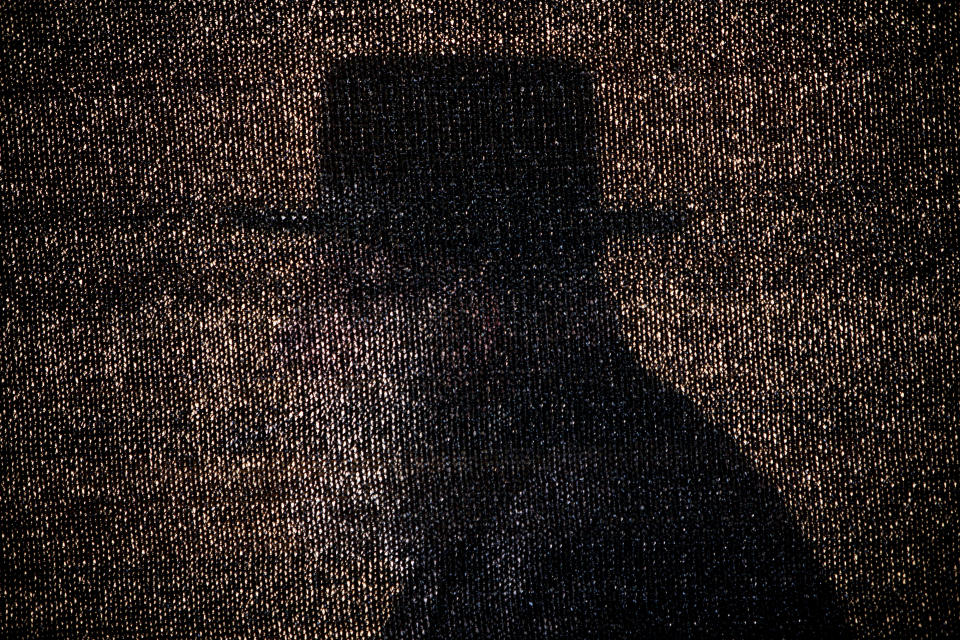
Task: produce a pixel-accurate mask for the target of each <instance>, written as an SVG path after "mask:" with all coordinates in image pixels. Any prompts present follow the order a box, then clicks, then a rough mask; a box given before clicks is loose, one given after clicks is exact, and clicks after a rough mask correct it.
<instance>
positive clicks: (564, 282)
mask: <svg viewBox="0 0 960 640" xmlns="http://www.w3.org/2000/svg"><path fill="white" fill-rule="evenodd" d="M593 100H594V98H593V91H592V86H591V83H590V79H589V76H588V75H587V74H586V73H584V72H583V71H582V70H581V69H578V68H577V67H576V66H575V65H570V64H566V63H562V62H557V61H551V60H510V59H480V58H443V57H440V58H405V59H397V60H383V59H354V60H348V61H345V62H344V63H342V64H340V65H339V66H338V67H336V68H335V69H333V70H332V71H331V72H330V73H329V74H328V76H327V78H326V91H325V92H324V93H323V104H322V114H323V116H322V126H321V133H320V139H319V153H320V158H321V166H322V172H321V184H322V186H323V188H324V190H325V191H324V206H323V207H322V209H321V211H322V214H321V215H320V217H319V218H316V219H312V220H311V222H312V223H315V224H318V225H320V226H322V227H324V228H325V229H326V230H327V231H331V232H333V233H334V234H337V235H338V236H340V237H350V238H353V239H355V240H358V241H359V244H360V245H362V246H364V247H367V248H368V249H369V251H370V255H374V256H377V258H376V260H374V262H376V261H377V260H379V261H381V262H382V263H383V264H384V265H386V267H384V268H383V269H379V270H378V269H375V268H370V267H369V265H370V264H372V263H371V262H370V260H368V259H366V258H364V259H363V260H360V262H363V263H364V264H366V265H367V267H364V268H347V269H345V273H344V274H342V282H344V283H345V284H344V285H343V288H342V290H341V293H340V294H338V295H340V296H342V299H343V300H348V299H349V300H351V301H352V302H351V303H350V304H352V305H354V306H352V307H351V306H349V305H347V306H344V305H342V304H341V305H340V306H337V307H336V308H338V309H348V308H349V309H359V308H361V307H362V306H363V305H364V304H367V305H368V306H367V307H365V308H367V309H371V308H376V309H378V311H376V312H373V315H374V316H376V317H378V318H380V322H381V324H379V325H377V326H376V327H373V328H372V329H371V328H370V326H371V325H369V323H368V324H366V325H364V324H363V322H359V324H357V322H358V321H355V322H354V325H356V326H366V327H368V329H365V330H361V329H357V330H356V331H354V333H352V334H349V335H347V334H343V335H344V336H346V341H347V342H346V343H345V344H346V346H348V347H349V346H356V345H358V344H360V345H363V344H368V345H369V344H370V343H371V341H370V336H373V335H376V336H380V337H381V338H383V336H384V335H386V334H390V333H391V332H394V333H395V334H396V335H397V336H399V337H398V338H397V339H396V340H394V341H393V342H391V341H390V340H380V341H379V342H378V343H377V344H378V346H377V347H376V349H381V350H389V349H391V347H390V345H391V344H407V343H409V344H413V345H419V346H415V347H411V348H413V349H414V350H417V349H419V350H420V351H421V352H422V353H421V355H422V356H423V357H417V358H408V359H407V360H405V361H404V362H403V364H400V365H397V367H396V368H395V369H390V371H392V373H391V374H390V375H393V376H395V377H396V378H397V379H400V378H403V379H404V380H406V383H405V387H404V388H405V390H404V392H403V394H402V396H403V402H402V403H398V404H397V405H395V406H391V407H385V406H382V404H381V405H377V407H376V409H377V411H373V412H372V413H371V412H367V413H364V414H363V415H361V413H360V412H358V413H356V414H355V415H354V418H353V421H352V423H351V421H349V420H348V421H344V422H341V423H340V424H341V425H347V426H345V427H344V428H348V429H354V431H355V432H356V433H360V435H359V436H358V435H356V433H354V435H351V436H350V437H347V435H345V434H341V435H338V434H337V433H336V432H334V433H332V434H330V433H328V434H326V435H325V436H324V437H327V438H328V439H332V440H333V441H336V440H337V439H338V438H341V439H343V440H344V442H350V443H356V442H359V443H360V444H359V445H356V446H355V447H354V449H356V448H357V447H359V448H360V449H361V450H362V448H363V447H364V446H372V445H369V443H371V442H378V443H381V445H382V443H388V444H386V445H382V446H381V445H377V447H375V448H377V450H378V451H381V453H383V452H387V453H384V454H383V455H385V456H386V457H390V455H391V454H390V453H389V452H390V451H392V452H393V458H392V459H393V460H394V463H391V464H396V465H397V468H398V469H403V470H405V471H404V473H403V474H401V475H403V476H404V479H403V480H397V481H396V482H395V484H394V485H393V487H392V489H391V491H392V493H391V495H392V496H393V498H392V500H393V502H392V503H391V504H393V505H394V507H395V508H394V510H393V511H391V512H390V516H389V518H386V520H384V522H386V521H387V520H389V524H384V525H383V531H384V532H385V533H384V534H383V535H384V536H385V538H386V537H389V538H390V539H391V540H392V541H393V542H392V543H391V544H392V545H393V546H391V553H393V554H394V555H395V556H396V557H397V558H398V562H397V565H396V566H397V567H400V568H398V569H396V572H397V575H400V576H402V579H400V583H401V589H400V593H399V595H398V596H396V597H395V598H394V600H393V603H392V605H391V615H390V618H389V621H388V622H387V624H386V627H385V629H383V632H384V635H385V636H387V637H396V638H414V637H417V638H420V637H438V638H440V637H443V638H460V637H476V636H497V637H513V636H524V637H526V636H550V637H582V636H591V635H592V636H599V637H624V636H643V637H647V636H650V637H687V636H690V635H712V636H713V635H715V636H722V637H742V636H745V635H751V636H752V635H764V636H767V635H773V636H786V635H789V636H796V635H818V636H819V635H824V634H827V635H836V633H837V632H838V631H839V628H840V627H839V623H838V619H837V617H836V612H835V611H834V609H833V605H832V603H831V601H830V598H829V594H828V592H827V590H826V588H825V586H824V583H823V581H822V579H821V577H820V576H819V573H818V570H817V567H816V565H815V563H814V562H813V560H812V558H811V557H810V556H809V554H808V552H807V551H806V550H805V548H804V545H803V542H802V540H801V538H800V536H799V535H798V533H797V532H796V530H795V526H794V525H793V523H792V521H791V518H790V517H789V516H788V515H787V513H786V512H785V510H784V508H783V506H782V504H781V503H780V501H779V499H778V497H777V495H776V492H775V491H773V490H772V489H770V488H769V487H768V486H766V484H765V483H764V482H763V481H762V480H761V478H760V477H759V476H758V475H757V474H756V473H755V472H753V471H752V470H751V469H750V467H749V466H748V465H747V464H746V462H745V461H743V460H742V459H741V458H740V455H739V454H738V452H737V449H736V447H735V446H734V444H733V443H732V442H730V441H729V439H728V438H726V437H725V436H723V435H722V434H721V433H720V432H719V431H717V430H716V429H714V428H712V427H711V426H710V425H708V424H707V423H706V422H705V421H704V419H703V418H702V416H701V415H700V414H699V413H698V411H697V410H696V408H695V407H694V406H693V405H692V403H691V402H690V401H688V400H687V399H685V398H684V397H683V396H682V395H681V394H679V393H678V392H677V391H676V390H674V389H672V388H671V387H670V386H669V385H667V384H665V383H664V382H662V381H660V380H657V379H656V378H654V377H652V376H651V375H650V374H648V373H647V372H645V371H643V370H642V369H640V368H639V367H638V366H637V364H636V362H635V360H634V358H633V356H632V355H631V354H630V352H629V350H628V349H627V346H626V345H625V344H624V342H623V339H622V337H621V335H620V333H619V331H618V318H617V311H616V305H615V304H613V302H612V300H611V299H610V298H609V297H608V294H607V293H606V291H605V288H604V286H603V285H602V283H601V282H600V280H599V278H598V275H597V270H596V261H597V259H598V252H599V251H600V249H601V248H602V247H603V245H604V240H605V239H606V236H607V234H608V233H609V231H610V229H611V228H612V227H613V226H614V225H615V224H619V222H616V221H615V220H613V219H612V218H611V217H605V216H604V215H603V214H602V212H601V211H600V208H599V206H598V203H599V196H598V193H597V189H598V182H599V181H598V162H597V158H596V155H595V139H594V131H593V118H594V103H593ZM311 215H313V214H311ZM637 230H638V231H641V232H642V231H643V230H644V229H643V227H642V226H638V229H637ZM364 260H366V261H365V262H364ZM358 274H359V275H358ZM451 292H456V293H455V294H454V293H451ZM373 300H391V301H392V302H389V303H386V304H380V305H379V306H377V304H375V303H372V302H370V301H373ZM424 300H427V301H429V300H435V301H440V300H447V301H451V300H455V302H454V303H453V304H454V306H455V307H456V309H455V310H453V311H450V309H449V305H446V306H445V305H444V303H442V302H436V303H429V304H423V303H422V302H423V301H424ZM364 301H366V302H364ZM416 301H420V302H419V303H418V302H416ZM371 304H372V305H373V306H369V305H371ZM356 305H360V306H359V307H358V306H356ZM418 305H419V306H418ZM431 305H432V306H431ZM326 308H327V309H329V308H332V307H331V306H330V305H327V307H326ZM428 308H430V309H446V311H444V312H443V313H446V314H448V315H446V316H443V317H444V318H448V319H449V318H455V319H456V320H442V321H439V322H437V321H436V317H437V316H436V315H434V316H430V314H429V312H425V313H424V314H423V315H420V316H416V317H415V318H414V316H412V315H410V314H412V313H413V310H414V309H421V310H422V309H428ZM389 309H392V311H387V310H389ZM404 309H406V310H408V311H410V314H407V316H404V311H403V310H404ZM357 313H361V312H359V311H358V312H357ZM404 317H406V318H407V320H403V319H402V318H404ZM428 317H433V318H434V321H432V322H433V323H432V324H430V322H431V321H429V320H428ZM391 318H392V320H390V319H391ZM410 318H414V321H409V320H410ZM417 323H426V324H428V325H430V326H431V327H432V329H429V330H428V331H427V333H428V334H429V335H428V336H427V337H425V338H422V339H421V338H411V336H417V335H418V333H417V332H418V331H421V332H422V331H424V330H423V329H422V328H421V329H418V328H417V326H418V325H417ZM363 331H367V332H368V334H369V335H368V334H366V333H364V332H363ZM326 335H328V336H330V335H333V334H332V333H330V332H329V331H328V332H327V334H326ZM335 342H336V340H333V341H332V342H331V343H330V344H327V345H326V346H325V347H324V349H325V352H330V351H333V352H336V351H337V350H338V349H341V350H342V349H344V348H345V347H344V345H341V346H340V347H338V346H337V345H336V344H333V343H335ZM361 350H362V347H361ZM428 351H429V352H430V353H429V354H428V355H423V354H424V353H426V352H428ZM401 369H402V372H400V370H401ZM344 370H346V369H344ZM356 397H359V396H356ZM400 405H402V406H403V407H405V409H403V410H401V409H398V408H397V407H399V406H400ZM378 411H379V413H377V412H378ZM374 414H377V415H379V416H380V417H379V418H377V417H375V416H374ZM385 416H390V417H389V418H387V417H385ZM363 421H365V422H364V424H365V426H364V427H363V428H362V429H360V431H356V430H357V423H358V422H363ZM350 424H352V425H353V426H349V425H350ZM363 443H367V445H364V444H363ZM351 446H354V445H351ZM377 459H381V458H377ZM397 461H399V462H397ZM378 477H380V478H381V480H379V481H378V482H381V483H382V482H384V481H383V480H382V475H381V476H378ZM378 487H382V484H380V485H378ZM387 530H389V531H388V532H387ZM321 537H322V536H321ZM331 562H335V559H333V560H331Z"/></svg>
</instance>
